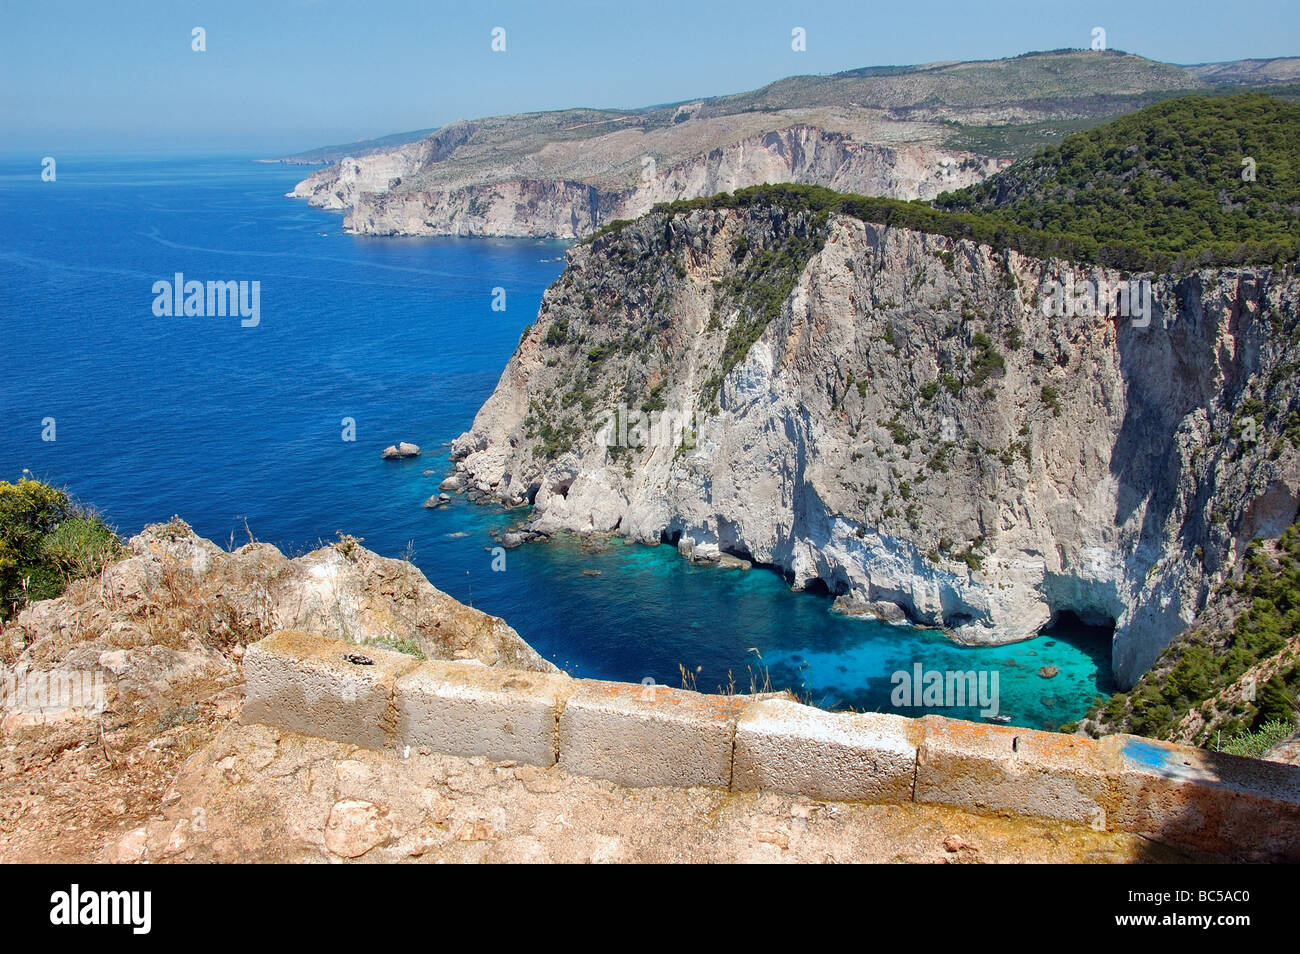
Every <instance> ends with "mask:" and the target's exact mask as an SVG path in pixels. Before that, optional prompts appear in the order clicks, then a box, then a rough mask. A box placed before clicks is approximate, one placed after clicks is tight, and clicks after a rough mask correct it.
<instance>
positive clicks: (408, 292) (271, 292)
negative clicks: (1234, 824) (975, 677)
mask: <svg viewBox="0 0 1300 954" xmlns="http://www.w3.org/2000/svg"><path fill="white" fill-rule="evenodd" d="M57 158H58V165H57V169H56V173H57V179H56V180H55V181H53V182H44V181H42V179H41V175H40V172H41V157H40V156H21V157H15V156H7V157H3V158H0V236H3V244H2V245H0V327H2V328H3V333H2V335H0V340H2V341H3V345H2V346H0V347H2V348H3V358H4V362H3V363H4V382H3V386H2V387H0V479H6V480H16V479H17V478H18V477H20V476H21V475H22V471H23V469H24V468H27V469H29V470H30V471H31V473H32V474H33V475H34V476H36V477H39V478H41V479H45V480H49V481H51V482H54V483H57V484H59V485H62V486H65V487H67V488H68V489H69V490H70V491H71V492H72V493H74V494H75V495H77V496H78V497H80V498H82V499H84V500H86V501H88V502H91V503H93V504H94V505H96V506H98V507H99V508H100V509H101V510H102V511H104V513H105V515H106V516H107V517H108V519H109V520H110V522H112V523H113V524H115V525H116V526H117V527H118V529H119V531H120V532H122V533H124V534H132V533H135V532H136V531H138V530H139V529H140V528H141V527H142V526H144V525H145V524H146V523H152V522H155V521H160V520H166V519H168V518H169V517H171V516H172V515H173V514H178V515H180V516H181V517H183V518H184V519H185V520H186V521H188V522H189V523H190V525H191V526H193V527H194V528H195V530H197V531H198V532H199V533H200V534H203V535H204V536H207V537H210V538H212V539H214V540H216V541H217V542H219V543H222V544H223V545H228V544H230V543H231V542H232V541H233V543H234V544H235V545H238V544H239V543H241V542H246V541H247V539H248V534H247V531H251V533H252V534H253V536H254V537H256V538H257V539H258V540H261V541H267V542H270V543H274V544H275V545H276V546H278V547H280V548H281V549H282V550H284V551H285V552H286V553H288V554H290V555H296V554H299V553H303V552H306V551H308V550H311V549H314V548H315V547H317V546H319V545H320V544H321V542H323V541H329V540H332V539H335V537H336V534H337V533H338V532H339V531H342V532H346V533H351V534H354V535H356V536H358V537H361V538H363V539H364V540H365V545H366V546H367V547H369V548H371V549H373V550H375V551H377V552H378V553H380V554H383V555H385V556H401V555H403V554H405V553H406V552H407V551H408V548H409V549H411V550H413V551H414V561H415V562H416V563H417V564H418V565H419V567H420V568H421V569H422V570H423V571H424V572H425V574H426V575H427V576H428V577H429V579H430V581H432V582H433V584H434V585H435V586H438V587H439V588H441V589H443V590H445V591H447V592H448V593H450V594H452V595H453V596H455V597H456V598H457V599H460V600H462V601H464V602H472V604H473V605H474V606H476V607H478V608H480V609H483V610H486V611H488V612H490V613H494V614H496V615H499V616H502V617H504V618H505V619H506V620H507V621H508V622H509V623H510V624H511V625H512V626H514V627H515V629H516V630H518V631H519V633H520V635H522V636H523V637H524V638H525V639H527V640H528V641H529V642H530V643H531V644H532V645H533V646H534V647H536V648H537V650H538V651H539V652H541V653H542V654H543V655H545V656H546V657H548V658H550V659H553V660H554V661H555V662H556V663H557V664H559V665H560V666H562V667H563V668H565V669H567V670H568V671H569V672H571V673H573V674H575V675H580V676H593V677H602V678H613V679H624V680H631V681H640V680H642V679H645V678H647V677H650V678H653V679H655V680H656V681H657V682H660V683H666V684H669V685H674V686H676V685H681V683H682V677H681V672H680V668H679V667H685V668H686V669H687V670H689V671H690V672H691V673H692V674H693V678H694V680H695V683H696V685H697V686H698V688H699V689H701V690H703V691H715V690H717V689H718V688H720V687H726V686H728V685H729V684H731V683H733V682H734V684H735V685H736V686H737V687H738V688H740V689H748V688H749V686H750V674H751V671H753V672H758V673H763V672H764V671H766V672H770V677H771V681H772V683H773V684H774V686H776V687H777V688H782V687H789V688H793V689H794V690H796V691H797V692H798V693H799V694H800V696H801V697H803V698H805V699H807V700H808V701H811V702H813V703H817V704H822V705H827V706H831V707H853V708H856V709H860V710H881V711H895V710H893V707H892V706H891V703H890V692H891V689H892V688H893V685H892V683H891V680H890V676H891V674H892V673H894V672H895V671H898V670H906V671H908V672H911V671H912V669H913V666H914V664H916V663H921V664H922V665H923V666H924V667H925V668H926V669H927V670H949V669H951V670H981V669H983V670H991V671H996V672H997V673H998V677H999V689H1000V708H1001V711H1002V712H1003V713H1006V714H1008V715H1010V716H1011V717H1012V719H1013V722H1014V723H1015V724H1019V725H1026V726H1034V727H1043V728H1055V727H1057V726H1059V725H1060V724H1061V723H1063V722H1066V721H1069V720H1073V719H1076V718H1078V717H1079V716H1080V715H1081V714H1082V713H1083V711H1084V710H1085V709H1086V708H1087V705H1088V703H1089V701H1090V700H1091V698H1092V697H1093V696H1094V695H1096V694H1097V693H1098V692H1102V693H1108V692H1110V691H1111V689H1112V685H1111V682H1110V678H1109V644H1108V642H1107V641H1106V640H1105V639H1104V638H1099V637H1098V636H1097V635H1096V634H1090V633H1087V632H1085V631H1083V630H1079V629H1077V628H1076V629H1062V630H1060V631H1057V632H1054V633H1050V634H1044V635H1043V636H1040V637H1039V638H1038V639H1035V640H1031V641H1029V642H1025V643H1019V644H1017V645H1014V646H1007V647H1002V648H995V649H973V648H966V647H961V646H958V645H955V644H953V643H952V642H950V641H949V640H948V639H946V638H945V637H944V636H943V635H942V634H940V633H937V632H931V631H922V630H914V629H908V628H900V627H893V626H887V625H883V624H878V623H874V622H865V621H861V620H852V619H845V618H842V617H838V616H835V615H832V614H831V613H830V612H829V610H830V600H829V599H827V598H826V597H823V596H817V595H813V594H808V593H792V592H790V591H789V588H788V587H787V585H786V584H785V582H784V581H783V580H782V578H781V577H780V576H779V575H778V574H776V573H774V572H770V571H766V570H753V571H750V572H748V573H740V572H728V571H720V570H717V569H711V568H702V567H694V566H691V565H690V564H688V563H687V562H686V561H684V560H682V559H680V558H679V557H678V556H677V554H676V551H675V550H673V549H671V548H669V547H658V548H649V547H641V546H625V545H621V544H619V543H617V542H616V543H615V545H613V546H611V547H609V548H607V549H606V550H604V551H603V552H598V553H589V552H585V551H584V550H583V548H582V547H581V546H580V545H579V544H578V543H577V542H575V541H565V540H561V541H555V542H552V543H548V544H535V545H528V546H525V547H523V548H521V549H517V550H512V551H510V552H509V553H508V555H507V568H506V571H505V572H493V571H492V569H491V555H490V554H489V553H488V552H486V550H485V548H487V547H490V546H492V545H493V543H494V541H493V540H492V538H491V537H490V536H489V531H490V530H492V529H493V528H498V529H500V528H504V527H505V526H507V525H509V524H511V523H514V522H516V521H517V520H518V519H519V515H518V514H506V513H503V512H501V511H499V510H496V509H494V508H487V507H479V506H475V505H473V504H470V503H468V502H467V501H465V500H464V499H463V498H459V497H458V498H456V499H455V501H454V502H453V504H452V505H451V506H450V507H449V508H447V509H445V510H438V511H431V510H426V509H424V507H423V506H422V503H423V501H424V500H425V499H426V498H427V497H428V496H429V495H430V494H431V493H435V492H436V491H437V485H438V483H439V481H440V480H441V479H442V478H443V476H445V474H446V472H447V469H448V465H447V447H446V444H447V442H448V441H450V440H451V439H452V438H454V437H455V436H457V435H458V434H460V433H461V432H462V431H464V430H465V429H467V428H468V426H469V424H470V422H471V421H472V420H473V417H474V413H475V411H476V410H477V409H478V407H479V406H480V404H481V403H482V402H483V400H484V399H485V398H486V397H487V396H488V394H489V393H490V392H491V390H492V388H493V386H494V385H495V384H496V381H497V378H498V376H499V374H500V372H501V369H502V368H503V367H504V365H505V362H506V359H507V358H508V357H509V356H510V354H511V352H512V351H513V349H514V347H515V345H516V344H517V342H518V341H519V337H520V334H521V333H522V331H523V329H524V328H525V327H526V326H527V325H528V324H529V323H530V322H531V321H532V320H533V318H534V317H535V316H536V313H537V307H538V304H539V302H540V300H541V295H542V291H543V289H545V287H546V286H547V284H549V283H550V282H551V281H553V280H554V279H555V278H556V277H557V276H558V275H559V274H560V271H561V269H562V268H563V261H562V259H563V254H564V245H562V244H561V243H558V242H551V241H532V240H491V239H442V238H426V239H413V238H359V237H355V236H349V235H345V234H343V232H342V230H341V225H342V216H341V215H340V214H338V213H331V212H323V211H319V210H316V209H310V208H308V207H307V206H306V204H305V203H304V202H301V201H298V200H291V199H287V198H284V197H283V196H284V193H285V192H287V191H289V190H290V189H292V187H293V185H294V183H295V182H296V181H298V180H299V179H301V178H302V177H303V176H304V175H305V174H306V172H307V171H308V170H306V169H303V168H301V167H290V166H280V165H272V164H265V163H256V162H253V161H250V160H247V159H231V158H219V159H194V158H173V159H160V158H149V159H130V158H123V157H105V156H80V157H78V156H60V157H57ZM177 272H180V273H183V274H184V275H185V277H186V279H187V280H189V279H196V280H200V281H208V280H213V281H218V280H219V281H241V280H242V281H250V282H251V281H258V282H260V322H259V324H258V325H257V326H256V327H249V328H245V327H241V323H240V319H239V318H238V317H210V318H200V317H174V316H173V317H157V316H155V314H154V311H153V303H154V297H155V296H154V293H153V291H152V288H153V285H154V283H155V282H158V281H171V280H172V279H173V275H174V274H175V273H177ZM494 288H503V289H505V293H506V299H505V301H506V308H505V310H504V311H498V310H493V308H492V302H493V289H494ZM47 418H53V419H54V434H53V436H54V437H55V439H54V440H53V441H47V440H42V435H43V432H44V433H45V434H46V435H47V436H48V432H49V428H48V426H47V425H43V423H42V422H43V421H45V420H46V419H47ZM344 418H352V419H353V420H354V421H355V431H356V440H355V441H352V442H349V441H345V440H343V432H344V424H343V419H344ZM399 440H408V441H414V442H415V443H418V444H419V445H421V447H422V448H423V449H424V456H423V457H421V458H419V459H416V460H413V461H408V462H401V463H392V462H385V461H382V460H380V457H379V452H380V450H381V449H382V448H383V447H384V446H385V445H387V444H390V443H393V442H395V441H399ZM426 470H430V471H432V473H430V474H426V473H425V471H426ZM246 526H247V531H246ZM584 570H599V571H600V575H585V574H584V573H583V571H584ZM1046 665H1052V666H1056V667H1057V668H1058V669H1059V670H1060V673H1059V675H1057V676H1056V677H1054V678H1051V679H1045V678H1043V677H1041V676H1039V675H1038V669H1039V668H1040V667H1042V666H1046ZM729 674H730V675H729ZM899 711H902V712H904V714H913V715H923V714H925V713H926V712H927V711H939V712H946V713H947V714H952V715H960V716H964V717H976V718H977V717H978V715H977V713H976V712H975V709H973V708H970V707H967V708H965V709H960V710H943V709H930V710H924V709H910V710H907V709H905V710H899Z"/></svg>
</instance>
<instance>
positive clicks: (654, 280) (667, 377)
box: [453, 205, 1300, 685]
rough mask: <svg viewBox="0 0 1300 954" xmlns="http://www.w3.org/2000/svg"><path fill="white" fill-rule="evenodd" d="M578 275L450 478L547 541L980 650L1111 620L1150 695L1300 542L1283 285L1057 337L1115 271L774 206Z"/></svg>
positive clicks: (566, 283) (1243, 287)
mask: <svg viewBox="0 0 1300 954" xmlns="http://www.w3.org/2000/svg"><path fill="white" fill-rule="evenodd" d="M569 256H570V258H569V266H568V268H567V270H566V272H565V273H564V275H563V276H562V277H561V279H560V280H559V281H558V282H557V283H556V284H555V285H553V286H552V287H551V289H549V290H548V291H547V293H546V295H545V297H544V299H543V303H542V307H541V312H540V314H539V318H538V321H537V322H536V324H534V325H533V326H532V328H531V329H530V330H529V331H528V332H527V334H526V335H525V337H524V338H523V340H522V341H521V343H520V346H519V348H518V350H517V351H516V352H515V354H514V355H513V356H512V357H511V359H510V361H509V363H508V365H507V367H506V369H505V371H504V373H503V374H502V377H501V380H500V382H499V383H498V385H497V388H496V390H495V392H494V393H493V394H492V396H491V397H490V398H489V400H488V401H487V403H486V404H485V405H484V407H483V408H482V410H481V411H480V412H479V414H478V416H477V418H476V419H475V422H474V425H473V428H472V430H471V431H470V432H469V433H467V434H465V435H463V436H462V437H461V438H459V439H458V441H457V442H456V444H455V446H454V452H453V456H454V457H455V458H456V459H457V461H458V463H457V465H456V466H457V472H458V474H460V475H461V478H462V479H463V480H464V482H465V483H466V484H467V486H469V487H470V488H472V489H473V490H474V491H475V492H476V493H479V494H483V495H488V496H491V497H494V498H497V499H500V500H502V501H504V502H506V503H509V504H519V503H525V502H529V501H531V502H532V503H533V504H534V510H533V511H532V512H531V516H530V527H531V529H533V530H535V531H537V532H540V533H550V532H554V531H558V530H571V531H577V532H593V531H617V532H618V533H621V534H625V535H627V536H630V537H632V538H635V539H637V540H641V541H644V542H656V541H661V540H662V541H666V542H675V543H676V545H677V546H678V547H679V549H680V550H681V551H682V553H683V554H684V555H687V556H690V557H691V558H692V559H697V560H716V559H718V558H719V556H720V554H723V553H729V554H734V555H738V556H743V557H748V558H752V559H754V560H756V561H759V562H761V563H765V564H771V565H774V566H776V567H779V568H781V569H782V570H783V571H785V573H786V574H787V575H788V577H789V578H790V579H791V580H792V582H793V584H794V585H796V586H800V587H808V586H816V585H821V584H824V585H825V587H827V588H828V589H829V590H830V591H831V592H832V593H834V594H837V595H839V596H840V597H842V599H843V602H844V603H846V604H850V605H856V606H857V608H859V609H865V610H866V611H868V612H873V613H876V614H878V615H881V616H893V615H896V614H898V613H899V611H900V610H901V611H902V613H904V614H906V616H907V617H909V618H910V619H912V620H914V621H916V622H918V623H924V624H927V625H938V626H942V627H945V628H947V629H948V630H949V631H951V632H952V633H953V634H954V636H956V637H957V638H959V639H961V640H963V641H969V642H998V641H1010V640H1015V639H1021V638H1025V637H1027V636H1030V635H1032V634H1034V633H1036V632H1037V631H1038V630H1040V629H1041V628H1042V627H1043V626H1044V625H1046V624H1047V623H1048V622H1049V621H1050V620H1051V619H1053V618H1054V617H1056V616H1058V615H1059V614H1061V613H1064V612H1072V613H1075V614H1077V615H1078V616H1079V617H1081V618H1082V619H1084V620H1085V621H1091V622H1096V623H1109V622H1112V621H1113V622H1114V624H1115V636H1114V645H1113V665H1114V670H1115V674H1116V676H1117V678H1118V680H1119V681H1120V683H1121V685H1128V684H1131V683H1132V682H1133V680H1135V679H1136V678H1137V677H1138V676H1139V675H1140V674H1141V673H1142V672H1143V671H1144V670H1145V669H1146V668H1147V667H1149V666H1150V665H1151V663H1152V662H1153V660H1154V659H1155V657H1156V656H1157V655H1158V654H1159V652H1160V649H1161V648H1162V647H1163V646H1164V645H1165V644H1166V643H1167V642H1168V641H1169V640H1170V639H1171V638H1173V637H1174V636H1175V635H1176V634H1178V633H1179V632H1181V631H1182V630H1183V629H1185V628H1186V627H1187V626H1188V625H1189V623H1190V622H1191V621H1192V620H1193V619H1194V617H1195V616H1196V614H1197V613H1198V612H1199V611H1200V610H1201V609H1202V608H1203V606H1204V605H1205V602H1206V599H1207V594H1208V593H1209V592H1210V590H1211V588H1212V587H1213V586H1214V585H1215V583H1217V582H1218V581H1221V580H1222V579H1223V578H1225V576H1226V575H1227V574H1229V573H1230V572H1231V568H1232V566H1233V563H1234V561H1235V560H1236V558H1237V557H1238V556H1239V555H1240V553H1241V551H1242V550H1243V548H1244V546H1245V544H1246V543H1247V542H1249V540H1250V539H1252V538H1253V537H1256V536H1261V535H1262V536H1276V535H1277V534H1279V533H1280V532H1281V531H1282V530H1283V529H1284V528H1285V527H1286V526H1287V525H1288V524H1289V523H1290V522H1291V521H1292V520H1293V519H1294V517H1295V515H1296V510H1297V499H1298V497H1300V456H1298V455H1297V451H1296V446H1295V445H1296V442H1297V441H1300V427H1298V426H1297V422H1300V415H1298V414H1296V413H1295V409H1296V407H1297V404H1296V401H1297V394H1296V391H1297V387H1296V382H1295V381H1294V380H1293V376H1292V374H1291V370H1292V368H1294V367H1296V366H1297V365H1296V364H1295V362H1296V361H1297V360H1300V346H1298V345H1297V343H1296V342H1295V341H1293V336H1294V332H1295V329H1296V315H1297V297H1298V296H1300V282H1297V280H1296V278H1295V276H1294V275H1293V274H1292V273H1291V272H1290V271H1289V270H1288V271H1285V272H1282V271H1276V270H1271V269H1268V268H1252V269H1207V270H1203V271H1201V272H1198V273H1193V274H1189V275H1184V276H1154V277H1152V282H1151V310H1150V319H1149V322H1144V320H1143V319H1142V318H1138V319H1137V320H1136V321H1135V320H1134V319H1131V318H1118V317H1109V318H1108V317H1098V316H1096V315H1093V314H1092V313H1091V311H1090V310H1088V313H1086V314H1085V313H1082V312H1083V311H1085V309H1065V314H1062V315H1060V316H1046V315H1045V314H1044V310H1043V308H1042V307H1041V297H1042V294H1041V292H1040V287H1041V286H1042V285H1043V284H1044V283H1046V282H1049V281H1052V280H1059V281H1063V282H1065V281H1069V280H1077V281H1082V280H1083V279H1085V278H1089V279H1092V280H1101V279H1105V280H1110V281H1118V280H1119V279H1120V278H1121V276H1120V275H1119V274H1117V273H1108V272H1105V271H1103V270H1100V269H1091V268H1088V269H1085V268H1079V267H1074V266H1071V265H1069V264H1068V263H1063V262H1059V261H1050V262H1048V261H1039V260H1035V259H1031V258H1027V257H1025V256H1022V255H1020V254H1018V253H1015V252H994V251H993V250H991V249H990V248H989V247H987V246H979V245H974V244H971V243H968V242H962V241H953V240H950V239H948V238H944V237H941V236H934V235H927V234H922V233H918V232H912V231H908V230H903V229H897V228H887V227H884V226H879V225H874V224H868V223H864V222H861V221H858V220H857V219H854V218H849V217H844V216H839V215H830V216H829V217H827V216H825V215H824V214H823V215H821V216H818V215H816V214H813V213H809V212H800V211H797V210H790V209H787V208H781V207H778V206H771V205H768V206H753V207H750V208H748V209H743V210H737V209H730V210H705V209H697V210H694V211H691V212H688V213H683V212H678V213H660V214H656V215H652V216H648V217H646V218H645V219H643V220H641V221H638V222H636V223H634V224H632V225H630V226H627V227H625V228H623V229H622V230H621V231H618V232H615V233H611V234H605V235H601V236H598V237H597V238H596V239H595V240H593V241H592V242H591V243H588V244H584V245H581V246H578V247H576V248H574V249H573V250H571V251H570V253H569ZM1124 277H1127V276H1124ZM1058 310H1060V309H1058ZM1144 324H1145V326H1143V325H1144ZM619 407H626V408H628V409H629V410H627V411H625V412H618V414H617V416H615V417H613V418H611V414H614V413H615V412H616V409H617V408H619ZM638 415H643V416H644V419H645V420H644V421H642V420H640V419H639V418H638ZM663 415H669V416H670V417H673V418H676V419H677V420H681V419H682V418H687V419H693V421H694V422H695V425H696V427H697V430H698V434H697V435H696V438H697V439H695V440H692V439H690V437H691V435H687V437H688V439H687V440H686V441H685V444H686V445H687V446H682V442H681V441H680V440H678V438H679V437H680V436H681V435H680V433H679V432H677V431H675V430H673V429H672V428H669V427H665V426H664V425H663V422H662V420H660V418H662V416H663ZM628 418H631V427H630V428H628V427H627V424H626V423H622V424H620V420H622V421H624V422H626V421H627V419H628ZM639 424H640V425H643V426H641V427H638V425H639ZM651 424H654V425H655V427H654V429H653V432H651V427H650V425H651ZM642 431H644V432H645V433H642ZM611 444H612V445H614V446H609V445H611ZM637 445H640V446H637ZM692 445H693V446H692ZM818 581H820V584H819V583H818Z"/></svg>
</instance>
